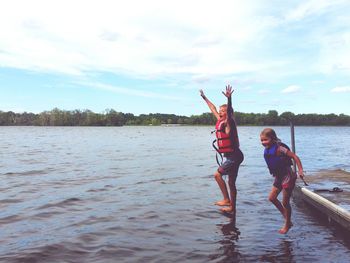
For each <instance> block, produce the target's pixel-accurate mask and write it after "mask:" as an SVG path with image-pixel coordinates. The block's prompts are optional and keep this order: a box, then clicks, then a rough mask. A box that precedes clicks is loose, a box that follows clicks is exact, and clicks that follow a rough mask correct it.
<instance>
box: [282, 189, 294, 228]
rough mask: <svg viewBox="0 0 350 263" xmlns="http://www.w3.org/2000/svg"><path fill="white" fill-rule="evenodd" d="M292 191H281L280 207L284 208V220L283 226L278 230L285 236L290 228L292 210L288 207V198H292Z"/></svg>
mask: <svg viewBox="0 0 350 263" xmlns="http://www.w3.org/2000/svg"><path fill="white" fill-rule="evenodd" d="M292 191H293V189H283V201H282V205H283V207H284V218H285V224H284V226H283V227H282V228H281V229H280V231H279V232H280V233H281V234H286V233H287V232H288V230H289V229H290V228H291V227H292V225H293V224H292V221H291V217H292V208H291V206H290V197H291V196H292Z"/></svg>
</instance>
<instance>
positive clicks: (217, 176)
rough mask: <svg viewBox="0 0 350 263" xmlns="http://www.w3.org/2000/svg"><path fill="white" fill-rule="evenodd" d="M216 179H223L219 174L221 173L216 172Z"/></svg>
mask: <svg viewBox="0 0 350 263" xmlns="http://www.w3.org/2000/svg"><path fill="white" fill-rule="evenodd" d="M214 177H215V179H221V178H222V175H221V173H219V171H216V172H215V173H214Z"/></svg>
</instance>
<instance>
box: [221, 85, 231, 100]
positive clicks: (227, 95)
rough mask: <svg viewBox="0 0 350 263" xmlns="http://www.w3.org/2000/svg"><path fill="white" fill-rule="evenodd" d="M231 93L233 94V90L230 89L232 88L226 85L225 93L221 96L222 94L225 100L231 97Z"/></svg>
mask: <svg viewBox="0 0 350 263" xmlns="http://www.w3.org/2000/svg"><path fill="white" fill-rule="evenodd" d="M232 93H233V89H232V86H230V85H227V86H226V91H225V92H222V94H224V95H225V96H226V97H227V98H229V97H231V95H232Z"/></svg>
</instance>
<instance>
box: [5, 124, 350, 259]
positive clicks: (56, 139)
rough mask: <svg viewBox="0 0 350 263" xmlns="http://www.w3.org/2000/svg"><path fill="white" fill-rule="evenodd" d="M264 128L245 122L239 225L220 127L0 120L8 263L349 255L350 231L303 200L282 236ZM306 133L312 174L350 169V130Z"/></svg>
mask: <svg viewBox="0 0 350 263" xmlns="http://www.w3.org/2000/svg"><path fill="white" fill-rule="evenodd" d="M262 128H263V127H239V132H240V139H241V149H242V151H243V152H244V154H245V160H244V162H243V165H242V166H241V168H240V172H239V176H238V179H237V187H238V201H237V219H236V224H234V222H232V221H231V219H230V218H228V217H226V216H224V215H223V214H221V213H220V212H219V210H218V207H216V206H214V205H213V203H214V202H215V201H217V200H219V199H221V196H220V192H219V189H218V186H217V185H216V182H215V181H214V179H213V175H212V174H213V172H214V171H215V169H216V168H217V165H216V162H215V151H214V150H213V149H212V147H211V142H212V140H213V135H211V134H210V131H211V130H212V129H213V128H212V127H185V126H183V127H111V128H108V127H0V138H1V140H0V149H1V151H0V176H1V184H0V261H1V262H208V261H210V262H257V261H259V262H350V240H349V239H350V238H349V237H347V236H346V234H345V233H343V232H342V231H339V230H338V229H336V228H335V227H329V226H327V224H325V223H324V222H323V221H321V220H319V219H317V217H315V216H314V214H313V213H312V212H311V211H309V208H308V207H305V206H303V205H302V204H295V202H292V209H293V215H292V220H293V223H294V226H293V228H292V229H291V230H290V232H289V233H288V234H287V235H280V234H278V229H279V228H280V227H281V226H282V224H283V220H282V218H281V215H280V214H279V212H278V211H277V209H276V208H274V207H273V206H272V204H271V203H269V201H268V200H267V196H268V192H269V190H270V188H271V185H272V181H273V178H272V177H271V176H270V175H269V173H268V170H267V168H266V165H265V163H264V159H263V157H262V153H263V147H262V146H261V144H260V141H259V134H260V131H261V130H262ZM275 130H276V132H277V134H278V136H279V137H280V138H281V139H282V140H283V141H284V142H286V143H287V144H290V131H289V127H276V128H275ZM295 133H296V150H297V153H298V155H299V157H300V158H301V160H302V162H303V165H304V169H305V171H306V172H308V174H312V173H315V172H317V171H318V170H322V169H329V170H336V169H343V170H345V171H348V172H350V163H349V156H350V127H340V128H339V127H296V129H295ZM349 175H350V173H349Z"/></svg>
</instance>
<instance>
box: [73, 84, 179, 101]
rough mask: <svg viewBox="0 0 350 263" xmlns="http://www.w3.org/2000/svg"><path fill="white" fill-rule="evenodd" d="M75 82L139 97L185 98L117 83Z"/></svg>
mask: <svg viewBox="0 0 350 263" xmlns="http://www.w3.org/2000/svg"><path fill="white" fill-rule="evenodd" d="M75 83H76V84H78V85H80V86H85V87H91V88H94V89H99V90H107V91H110V92H114V93H118V94H125V95H131V96H137V97H144V98H156V99H165V100H184V98H180V97H176V96H168V95H163V94H159V93H155V92H150V91H143V90H138V89H135V88H124V87H118V86H115V85H109V84H104V83H100V82H75Z"/></svg>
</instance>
